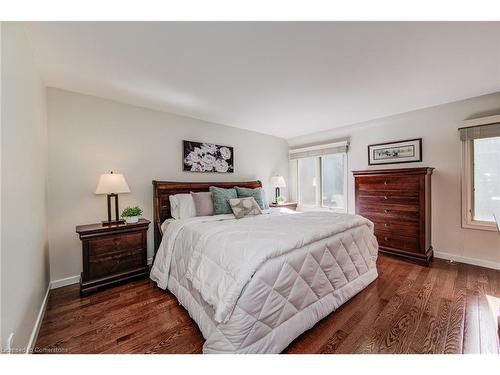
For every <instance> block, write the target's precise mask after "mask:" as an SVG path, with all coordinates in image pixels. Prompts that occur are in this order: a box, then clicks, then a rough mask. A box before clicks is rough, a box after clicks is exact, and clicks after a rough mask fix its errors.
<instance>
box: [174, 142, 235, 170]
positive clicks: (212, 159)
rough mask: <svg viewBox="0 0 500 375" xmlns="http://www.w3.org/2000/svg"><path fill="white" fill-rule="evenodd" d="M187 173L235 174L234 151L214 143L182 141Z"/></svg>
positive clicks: (183, 160)
mask: <svg viewBox="0 0 500 375" xmlns="http://www.w3.org/2000/svg"><path fill="white" fill-rule="evenodd" d="M182 142H183V158H182V165H183V171H185V172H202V173H210V172H212V173H233V172H234V149H233V147H231V146H224V145H217V144H214V143H206V142H194V141H182Z"/></svg>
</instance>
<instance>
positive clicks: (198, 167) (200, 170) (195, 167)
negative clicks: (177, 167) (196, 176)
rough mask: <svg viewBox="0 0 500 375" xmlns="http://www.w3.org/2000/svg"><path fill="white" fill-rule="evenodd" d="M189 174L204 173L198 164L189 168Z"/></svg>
mask: <svg viewBox="0 0 500 375" xmlns="http://www.w3.org/2000/svg"><path fill="white" fill-rule="evenodd" d="M191 172H204V170H203V168H202V166H201V165H200V164H198V163H195V164H193V166H192V167H191Z"/></svg>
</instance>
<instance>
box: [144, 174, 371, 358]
mask: <svg viewBox="0 0 500 375" xmlns="http://www.w3.org/2000/svg"><path fill="white" fill-rule="evenodd" d="M209 186H217V187H222V188H231V187H233V186H240V187H247V188H256V187H261V186H262V185H261V183H260V181H247V182H225V183H220V182H218V183H204V182H203V183H183V182H162V181H153V187H154V215H155V217H154V231H155V237H154V238H155V258H154V262H153V267H152V269H151V275H150V277H151V279H152V280H153V281H155V282H156V283H157V285H158V286H159V287H160V288H162V289H168V290H170V291H171V292H172V293H173V294H174V295H175V296H176V297H177V299H178V301H179V303H180V304H181V305H182V306H184V308H185V309H186V310H187V311H188V313H189V315H190V316H191V318H192V319H193V320H194V321H195V322H196V323H197V325H198V327H199V328H200V330H201V332H202V334H203V336H204V338H205V340H206V341H205V343H204V346H203V352H204V353H280V352H281V351H282V350H283V349H285V348H286V347H287V346H288V345H289V344H290V343H291V342H292V341H293V340H294V339H295V338H296V337H298V336H299V335H300V334H302V333H303V332H304V331H306V330H308V329H310V328H311V327H313V326H314V325H315V324H316V323H317V322H318V321H319V320H321V319H323V318H324V317H326V316H327V315H329V314H330V313H331V312H333V311H335V310H336V309H337V308H338V307H339V306H341V305H342V304H343V303H345V302H346V301H347V300H349V299H350V298H352V297H353V296H354V295H356V294H357V293H359V292H360V291H361V290H363V289H364V288H366V287H367V286H368V285H369V284H370V283H371V282H372V281H374V280H375V279H376V278H377V269H376V259H377V251H378V245H377V240H376V239H375V236H374V235H373V224H372V223H371V222H370V221H368V220H367V219H365V218H363V217H361V216H357V215H348V214H336V213H332V212H304V213H296V212H294V211H290V210H273V209H271V210H268V211H265V212H264V213H263V214H262V215H258V216H254V217H248V218H243V219H239V220H236V219H235V218H234V216H232V215H216V216H205V217H194V218H189V219H183V220H174V219H172V218H171V214H170V203H169V196H170V195H172V194H179V193H189V192H190V191H193V192H199V191H208V189H209Z"/></svg>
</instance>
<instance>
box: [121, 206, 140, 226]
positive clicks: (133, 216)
mask: <svg viewBox="0 0 500 375" xmlns="http://www.w3.org/2000/svg"><path fill="white" fill-rule="evenodd" d="M141 214H142V210H141V208H140V207H139V206H135V207H127V208H125V209H124V210H123V212H122V217H123V218H125V221H126V222H127V224H133V223H137V222H138V221H139V215H141Z"/></svg>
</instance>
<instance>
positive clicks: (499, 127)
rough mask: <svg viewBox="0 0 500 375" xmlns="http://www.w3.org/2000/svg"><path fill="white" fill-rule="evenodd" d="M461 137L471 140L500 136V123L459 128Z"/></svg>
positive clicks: (464, 139) (463, 139)
mask: <svg viewBox="0 0 500 375" xmlns="http://www.w3.org/2000/svg"><path fill="white" fill-rule="evenodd" d="M458 131H459V132H460V139H461V140H462V141H471V140H473V139H479V138H491V137H500V123H495V124H487V125H478V126H469V127H466V128H459V129H458Z"/></svg>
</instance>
